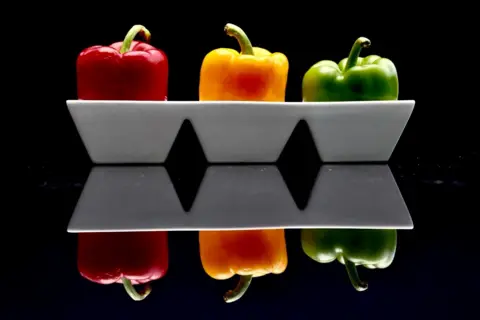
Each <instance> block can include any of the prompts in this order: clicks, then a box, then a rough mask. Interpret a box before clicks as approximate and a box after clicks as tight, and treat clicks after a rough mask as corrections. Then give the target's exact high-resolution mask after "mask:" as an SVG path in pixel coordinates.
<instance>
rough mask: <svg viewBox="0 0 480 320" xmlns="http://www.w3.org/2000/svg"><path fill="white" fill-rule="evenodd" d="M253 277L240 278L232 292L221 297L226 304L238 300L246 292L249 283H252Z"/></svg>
mask: <svg viewBox="0 0 480 320" xmlns="http://www.w3.org/2000/svg"><path fill="white" fill-rule="evenodd" d="M252 278H253V276H240V281H238V284H237V286H236V287H235V289H233V290H229V291H228V292H227V293H225V295H224V296H223V299H224V300H225V302H226V303H230V302H235V301H237V300H238V299H240V298H241V297H242V296H243V295H244V294H245V292H247V289H248V287H249V286H250V283H252Z"/></svg>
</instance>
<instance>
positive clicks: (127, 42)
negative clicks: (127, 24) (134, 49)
mask: <svg viewBox="0 0 480 320" xmlns="http://www.w3.org/2000/svg"><path fill="white" fill-rule="evenodd" d="M138 33H141V34H143V37H144V38H145V41H146V42H148V41H150V38H151V36H152V35H151V34H150V31H148V30H147V28H145V27H144V26H142V25H139V24H137V25H134V26H133V27H132V28H131V29H130V31H128V33H127V35H126V36H125V39H123V44H122V47H121V48H120V53H125V52H128V51H130V47H131V45H132V41H133V39H135V37H136V36H137V34H138Z"/></svg>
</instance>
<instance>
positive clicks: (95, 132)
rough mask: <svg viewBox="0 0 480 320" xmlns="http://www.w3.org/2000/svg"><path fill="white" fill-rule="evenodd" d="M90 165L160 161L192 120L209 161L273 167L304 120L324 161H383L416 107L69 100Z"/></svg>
mask: <svg viewBox="0 0 480 320" xmlns="http://www.w3.org/2000/svg"><path fill="white" fill-rule="evenodd" d="M67 105H68V109H69V110H70V113H71V115H72V118H73V120H74V122H75V125H76V127H77V129H78V132H79V133H80V136H81V138H82V140H83V142H84V144H85V147H86V149H87V151H88V153H89V155H90V158H91V159H92V161H93V162H94V163H107V164H108V163H110V164H118V163H120V164H121V163H123V164H127V163H143V164H150V163H163V162H164V161H165V159H166V157H167V155H168V153H169V151H170V149H171V147H172V144H173V142H174V140H175V137H176V135H177V133H178V131H179V129H180V126H181V125H182V122H183V121H184V120H186V119H189V120H190V121H191V122H192V124H193V127H194V129H195V131H196V133H197V136H198V138H199V141H200V143H201V145H202V147H203V150H204V152H205V155H206V157H207V159H208V161H209V162H212V163H218V162H236V163H252V162H265V163H272V162H275V161H276V160H277V158H278V156H279V155H280V153H281V152H282V150H283V148H284V146H285V144H286V142H287V140H288V138H289V137H290V135H291V133H292V131H293V129H294V128H295V126H296V124H297V123H298V122H299V121H300V120H302V119H304V120H306V121H307V123H308V125H309V127H310V130H311V132H312V135H313V138H314V140H315V144H316V146H317V149H318V151H319V154H320V157H321V158H322V160H323V161H325V162H369V161H388V160H389V158H390V156H391V154H392V152H393V150H394V148H395V146H396V144H397V142H398V140H399V138H400V136H401V135H402V132H403V130H404V129H405V126H406V124H407V122H408V119H409V118H410V115H411V113H412V111H413V107H414V105H415V101H413V100H405V101H361V102H278V103H277V102H229V101H217V102H203V101H202V102H199V101H177V102H172V101H159V102H153V101H87V100H68V101H67Z"/></svg>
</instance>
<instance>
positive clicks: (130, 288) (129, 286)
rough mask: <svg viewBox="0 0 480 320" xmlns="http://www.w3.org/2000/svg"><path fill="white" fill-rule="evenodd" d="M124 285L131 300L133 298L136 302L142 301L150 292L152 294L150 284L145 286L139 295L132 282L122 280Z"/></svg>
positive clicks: (125, 279)
mask: <svg viewBox="0 0 480 320" xmlns="http://www.w3.org/2000/svg"><path fill="white" fill-rule="evenodd" d="M122 283H123V287H124V288H125V291H127V293H128V295H129V296H130V298H132V299H133V300H134V301H142V300H143V299H145V298H146V297H147V296H148V295H149V294H150V292H152V287H151V286H150V285H149V284H145V287H144V289H143V291H142V293H138V291H137V290H135V288H134V287H133V284H132V281H130V280H129V279H127V278H122Z"/></svg>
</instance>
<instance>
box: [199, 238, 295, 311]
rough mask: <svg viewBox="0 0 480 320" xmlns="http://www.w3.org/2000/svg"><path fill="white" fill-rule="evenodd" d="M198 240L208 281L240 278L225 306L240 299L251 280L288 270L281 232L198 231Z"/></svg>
mask: <svg viewBox="0 0 480 320" xmlns="http://www.w3.org/2000/svg"><path fill="white" fill-rule="evenodd" d="M199 240H200V257H201V260H202V265H203V268H204V269H205V272H206V273H207V274H208V275H209V276H210V277H212V278H214V279H217V280H225V279H229V278H231V277H233V276H234V275H235V274H238V275H240V281H239V283H238V285H237V287H236V288H235V289H234V290H230V291H228V292H227V293H226V294H225V296H224V298H225V301H226V302H234V301H236V300H238V299H240V298H241V297H242V296H243V295H244V294H245V292H246V291H247V289H248V286H249V285H250V282H251V281H252V278H253V277H260V276H264V275H266V274H269V273H273V274H280V273H282V272H284V271H285V269H286V268H287V260H288V259H287V246H286V243H285V231H284V230H283V229H278V230H239V231H200V232H199Z"/></svg>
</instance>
